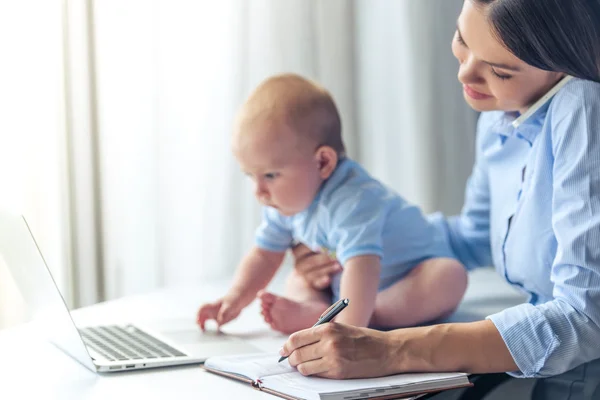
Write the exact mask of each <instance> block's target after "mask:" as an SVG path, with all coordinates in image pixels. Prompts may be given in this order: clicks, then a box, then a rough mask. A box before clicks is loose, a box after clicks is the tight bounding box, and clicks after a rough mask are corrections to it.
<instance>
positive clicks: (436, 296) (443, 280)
mask: <svg viewBox="0 0 600 400" xmlns="http://www.w3.org/2000/svg"><path fill="white" fill-rule="evenodd" d="M466 288H467V272H466V270H465V268H464V266H463V265H462V264H461V263H460V262H458V261H456V260H455V259H452V258H430V259H428V260H425V261H423V262H422V263H420V264H419V265H417V266H416V267H415V268H414V269H413V270H412V271H411V272H409V273H408V275H406V276H405V277H404V278H403V279H402V280H400V281H398V282H396V283H395V284H394V285H392V286H390V287H389V288H387V289H385V290H383V291H381V292H380V293H378V294H377V300H376V302H375V312H374V313H373V317H372V318H371V323H370V325H371V326H374V327H380V328H400V327H406V326H414V325H418V324H421V323H424V322H429V321H432V320H435V319H438V318H443V317H445V316H448V315H449V314H450V313H452V312H453V311H454V310H455V309H456V307H457V306H458V304H459V303H460V301H461V299H462V297H463V295H464V293H465V290H466Z"/></svg>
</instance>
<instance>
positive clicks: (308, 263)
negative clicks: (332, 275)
mask: <svg viewBox="0 0 600 400" xmlns="http://www.w3.org/2000/svg"><path fill="white" fill-rule="evenodd" d="M452 51H453V53H454V55H455V56H456V58H457V59H458V61H459V63H460V67H459V73H458V79H459V81H460V82H461V83H462V84H463V86H464V97H465V99H466V101H467V103H469V105H470V106H471V107H473V108H474V109H476V110H478V111H482V112H483V113H482V114H481V117H480V120H479V123H478V133H477V134H478V136H477V138H478V139H477V155H476V163H475V166H474V169H473V172H472V175H471V177H470V179H469V181H468V184H467V190H466V200H465V205H464V208H463V212H462V214H461V215H460V216H458V217H453V218H448V219H445V218H443V217H442V216H441V215H439V214H438V215H434V216H432V219H433V220H434V221H435V222H436V224H437V226H438V228H439V232H440V233H442V234H443V235H444V236H445V237H446V240H447V243H448V245H449V246H450V247H451V249H452V251H453V253H454V254H455V256H456V258H458V259H459V260H460V261H461V262H462V263H463V264H464V265H466V266H467V268H469V269H472V268H476V267H478V266H486V265H491V264H493V265H495V267H496V269H497V270H498V272H499V273H500V274H501V275H502V276H504V277H505V279H506V280H507V281H508V282H509V283H511V284H513V285H516V286H518V287H520V288H521V289H522V290H524V291H525V292H527V293H528V294H529V296H530V300H529V302H528V303H526V304H521V305H519V306H516V307H512V308H509V309H507V310H504V311H502V312H500V313H497V314H494V315H491V316H490V317H489V318H488V319H486V320H484V321H478V322H473V323H464V324H443V325H434V326H428V327H418V328H410V329H398V330H395V331H390V332H379V331H375V330H370V329H362V328H354V327H350V326H344V325H341V324H326V325H323V326H320V327H317V328H314V329H309V330H305V331H301V332H297V333H296V334H293V335H292V336H291V337H290V338H289V340H288V341H287V343H286V344H285V346H284V347H283V349H282V355H286V356H287V355H289V356H290V357H289V360H290V363H291V364H292V365H295V366H297V367H298V369H299V371H300V372H302V373H303V374H306V375H319V376H324V377H334V378H351V377H370V376H380V375H387V374H393V373H400V372H406V371H467V372H472V373H489V372H509V373H510V374H512V375H514V376H519V377H549V376H555V375H558V374H562V373H564V372H566V371H569V370H573V368H575V367H577V366H579V365H582V364H584V363H588V364H587V365H590V366H592V365H595V364H598V362H596V363H595V364H594V363H589V362H590V361H592V360H595V359H598V358H600V83H598V82H600V66H599V65H600V0H569V1H565V0H465V2H464V6H463V9H462V11H461V14H460V16H459V18H458V22H457V30H456V33H455V36H454V39H453V42H452ZM566 76H572V77H574V78H573V79H571V80H570V81H569V82H568V83H566V84H565V85H564V86H563V87H562V88H561V89H560V90H559V91H558V93H557V94H556V95H555V96H554V97H553V98H552V99H551V100H550V101H548V102H546V103H545V104H544V106H542V107H541V108H540V109H538V110H537V111H536V112H535V113H534V114H533V115H532V116H531V117H530V118H528V119H526V120H525V121H524V122H523V123H522V124H521V125H520V126H519V127H518V128H516V129H515V128H514V127H513V125H512V124H511V123H512V122H513V121H514V120H515V119H516V118H517V117H518V116H519V115H521V114H523V113H525V112H526V111H527V110H528V109H529V108H530V106H531V105H532V104H533V103H535V102H536V100H538V99H539V98H540V97H542V96H543V95H544V94H545V93H547V92H548V91H549V90H550V89H551V88H553V87H554V86H555V85H556V84H557V83H558V82H560V81H561V80H562V79H563V78H564V77H566ZM302 251H303V250H299V252H300V253H301V252H302ZM297 255H298V254H297ZM319 257H320V256H319V255H310V256H306V257H297V266H298V268H297V271H298V272H299V274H300V275H302V276H303V277H304V278H307V280H308V281H310V282H311V283H313V284H315V285H321V286H323V285H326V284H327V279H328V278H327V275H326V274H324V273H328V272H329V271H328V268H335V267H334V266H333V267H332V266H331V265H328V266H325V268H315V267H318V266H319V265H321V263H322V261H323V260H322V259H319ZM577 379H583V378H582V377H581V376H580V377H578V378H577ZM588 395H589V394H588Z"/></svg>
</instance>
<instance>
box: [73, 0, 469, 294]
mask: <svg viewBox="0 0 600 400" xmlns="http://www.w3.org/2000/svg"><path fill="white" fill-rule="evenodd" d="M461 4H462V0H419V1H413V0H402V1H388V0H353V1H350V0H286V1H279V0H227V1H219V2H215V1H210V2H209V1H191V0H190V1H185V0H175V1H173V0H169V1H167V0H154V1H147V0H127V1H122V0H102V1H96V2H91V1H87V2H66V7H65V13H64V17H65V25H64V26H65V40H64V44H65V57H64V60H65V66H64V68H65V71H66V73H65V76H66V79H65V81H66V82H65V87H66V102H65V103H66V104H67V107H66V110H65V115H66V116H67V117H66V118H65V120H66V124H65V127H64V128H65V129H64V131H65V132H66V139H65V140H64V144H65V148H66V150H65V151H64V158H63V160H64V163H65V165H67V166H68V168H67V171H68V174H67V177H68V181H67V182H63V185H62V186H61V187H63V188H68V190H67V193H68V196H66V201H67V203H68V204H69V208H68V209H69V211H70V212H69V213H68V214H67V215H66V216H64V215H63V220H64V221H66V222H65V224H66V226H67V227H68V229H64V232H63V233H64V234H63V237H64V238H66V239H68V240H66V243H68V244H69V245H70V247H69V249H70V250H69V252H68V254H69V257H70V260H72V266H73V267H72V269H71V271H72V273H69V272H68V271H69V268H64V269H65V271H66V272H65V274H66V275H65V277H66V278H70V282H72V283H73V285H72V286H73V291H72V292H73V293H72V294H73V296H72V304H74V305H86V304H90V303H93V302H95V301H98V300H102V299H109V298H115V297H119V296H123V295H128V294H133V293H138V292H144V291H148V290H152V289H154V288H158V287H162V286H171V285H178V284H184V283H191V284H197V283H199V282H201V281H204V280H207V279H213V278H223V277H228V276H230V275H231V273H232V271H233V270H234V268H235V266H236V263H237V261H238V260H239V258H240V256H241V255H242V254H243V252H244V251H246V250H247V249H248V248H249V247H250V246H251V244H252V242H253V232H254V229H255V227H256V225H257V224H258V221H259V209H258V205H257V203H256V201H255V200H254V199H253V196H252V191H251V189H250V185H249V182H247V181H246V178H244V177H243V176H242V174H241V173H240V172H239V170H238V167H237V165H236V164H235V161H234V159H233V157H232V156H231V154H230V150H229V136H230V130H231V124H232V119H233V116H234V113H235V111H236V109H237V107H238V106H239V105H240V104H241V102H242V101H243V99H244V98H245V97H246V96H247V95H248V94H249V92H250V90H252V88H253V87H255V86H256V85H257V84H258V83H259V82H260V81H261V80H263V79H264V78H266V77H267V76H269V75H272V74H276V73H280V72H288V71H292V72H297V73H300V74H302V75H305V76H307V77H310V78H314V79H316V80H318V81H319V82H321V83H322V84H323V85H324V86H326V87H327V88H328V89H329V90H330V91H331V92H332V93H333V95H334V97H335V98H336V101H337V104H338V106H339V108H340V111H341V114H342V120H343V130H344V133H343V134H344V139H345V142H346V144H347V147H348V149H349V154H350V155H351V156H352V157H353V158H355V159H357V160H358V161H360V162H362V163H363V164H364V165H365V166H366V167H367V168H368V169H369V170H370V171H371V172H372V173H373V175H375V176H376V177H378V178H380V179H382V180H383V181H384V182H386V183H388V184H389V185H390V186H392V187H393V188H394V189H396V190H397V191H399V192H400V193H401V194H403V195H404V196H405V197H407V198H409V199H410V200H412V201H414V202H416V203H418V204H419V205H421V206H423V208H424V209H425V210H426V211H433V210H437V209H442V210H444V211H447V212H456V211H458V209H459V207H460V205H461V202H462V193H463V189H464V181H465V179H466V176H467V175H468V172H469V170H470V167H471V161H472V151H473V140H474V121H475V116H474V113H473V112H471V111H469V109H468V107H467V106H466V105H465V104H464V102H463V100H462V94H461V88H460V86H459V85H458V83H457V82H456V71H457V65H456V61H455V60H454V59H453V57H452V55H451V52H450V41H451V37H452V33H453V30H454V26H455V20H456V17H457V16H458V11H459V9H460V6H461ZM65 190H66V189H65ZM66 265H69V264H66ZM68 281H69V280H67V282H68Z"/></svg>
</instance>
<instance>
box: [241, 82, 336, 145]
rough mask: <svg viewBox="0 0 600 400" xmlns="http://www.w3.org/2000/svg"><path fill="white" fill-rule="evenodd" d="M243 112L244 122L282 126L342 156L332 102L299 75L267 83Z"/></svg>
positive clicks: (249, 100) (259, 88)
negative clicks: (265, 120)
mask: <svg viewBox="0 0 600 400" xmlns="http://www.w3.org/2000/svg"><path fill="white" fill-rule="evenodd" d="M242 111H243V112H242V115H243V118H244V120H250V121H252V120H256V119H260V120H264V119H269V120H272V121H277V122H283V123H285V124H287V126H289V127H290V128H291V129H292V130H294V131H295V132H296V133H297V134H300V135H303V136H304V135H306V137H308V138H309V139H311V140H312V141H314V142H315V143H316V145H317V147H320V146H330V147H332V148H333V149H334V150H335V151H336V152H337V154H338V156H340V157H341V156H343V155H345V151H346V150H345V147H344V142H343V140H342V124H341V120H340V115H339V113H338V110H337V107H336V105H335V102H334V101H333V98H332V97H331V95H330V94H329V92H328V91H327V90H325V89H324V88H323V87H322V86H320V85H318V84H317V83H315V82H313V81H311V80H308V79H306V78H303V77H302V76H300V75H296V74H283V75H276V76H273V77H270V78H268V79H266V80H265V81H263V82H262V83H261V84H260V85H258V87H257V88H256V89H255V90H254V91H253V92H252V94H250V96H249V97H248V99H247V100H246V102H245V103H244V106H243V108H242ZM315 149H316V148H315Z"/></svg>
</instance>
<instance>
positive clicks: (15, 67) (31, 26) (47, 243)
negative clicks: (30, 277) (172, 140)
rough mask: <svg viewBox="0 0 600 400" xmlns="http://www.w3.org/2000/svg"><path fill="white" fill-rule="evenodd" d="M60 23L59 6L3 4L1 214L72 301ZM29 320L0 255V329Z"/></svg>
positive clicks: (50, 0)
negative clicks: (29, 236) (13, 218)
mask: <svg viewBox="0 0 600 400" xmlns="http://www.w3.org/2000/svg"><path fill="white" fill-rule="evenodd" d="M62 22H63V7H62V4H61V1H58V0H39V1H36V0H23V1H16V2H14V1H2V2H0V51H1V55H2V62H0V210H2V211H5V210H7V211H9V212H19V213H22V214H24V215H25V217H26V218H27V220H28V223H29V225H30V227H31V230H32V231H33V232H34V234H35V236H36V240H37V242H38V245H39V247H40V248H41V250H42V251H43V252H44V258H45V260H46V262H47V263H48V266H49V267H50V269H51V270H52V272H53V273H54V276H55V280H56V282H57V284H58V285H59V287H60V288H61V290H62V291H63V294H64V295H65V297H66V299H67V300H68V301H70V300H71V294H72V291H71V286H70V283H69V282H71V276H70V269H69V267H68V266H69V259H70V253H69V248H70V245H69V243H68V242H67V241H66V240H65V238H67V237H68V223H67V222H68V221H67V219H66V216H67V214H68V213H67V209H68V190H67V176H66V166H65V146H64V144H65V96H64V80H63V76H64V63H63V58H62V55H63V29H62V28H63V27H62ZM26 316H27V307H26V304H24V301H23V299H22V298H21V296H20V293H19V291H18V288H17V287H16V285H15V284H14V282H13V279H12V277H11V275H10V272H9V270H8V268H7V266H6V265H5V264H4V262H3V260H2V254H1V252H0V328H2V327H4V326H9V325H12V324H15V323H17V322H21V321H23V320H24V319H25V318H26Z"/></svg>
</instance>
